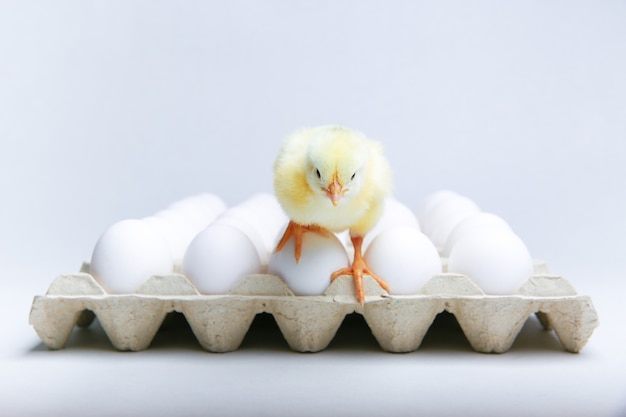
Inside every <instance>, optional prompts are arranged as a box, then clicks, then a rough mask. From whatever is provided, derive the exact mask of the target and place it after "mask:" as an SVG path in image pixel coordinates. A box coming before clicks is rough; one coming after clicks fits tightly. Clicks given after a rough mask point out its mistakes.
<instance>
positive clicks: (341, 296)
mask: <svg viewBox="0 0 626 417" xmlns="http://www.w3.org/2000/svg"><path fill="white" fill-rule="evenodd" d="M444 267H445V260H444ZM82 270H83V271H86V270H88V268H85V267H83V269H82ZM363 284H364V289H365V294H366V299H365V302H364V304H363V305H361V304H359V303H358V302H357V301H356V295H355V290H354V282H353V279H352V277H350V276H342V277H339V278H338V279H336V280H335V281H333V282H332V283H331V284H330V285H329V286H328V288H327V289H326V291H325V292H324V293H323V294H322V295H318V296H295V295H294V294H293V293H292V292H291V290H290V289H289V288H288V287H287V286H286V285H285V283H284V282H283V281H282V280H281V279H280V278H279V277H278V276H275V275H269V274H257V275H248V276H244V277H242V278H241V280H240V281H239V282H238V283H237V285H236V286H235V287H234V288H233V289H232V290H231V291H230V292H229V293H228V294H224V295H202V294H200V293H199V292H198V291H197V290H196V288H195V287H194V286H193V285H192V283H191V282H190V281H189V280H188V279H187V278H186V277H185V276H184V275H181V274H176V273H174V274H170V275H163V276H153V277H151V278H149V279H148V280H147V281H146V282H145V283H144V284H143V285H142V286H141V287H140V288H139V289H138V290H137V292H136V293H134V294H128V295H113V294H107V293H106V291H105V290H104V289H103V288H102V287H101V286H100V285H99V284H98V283H97V282H96V280H94V278H93V277H92V276H91V275H89V274H88V273H86V272H81V273H76V274H69V275H61V276H59V277H58V278H56V279H55V280H54V281H53V282H52V284H51V285H50V287H49V289H48V291H47V293H46V295H44V296H36V297H35V298H34V301H33V304H32V308H31V312H30V323H31V325H32V326H33V327H34V329H35V331H36V332H37V334H38V335H39V337H40V338H41V340H42V341H43V342H44V343H45V344H46V345H47V346H48V347H49V348H50V349H61V348H63V347H64V346H65V344H66V342H67V340H68V338H69V337H70V335H71V333H72V330H73V328H74V326H79V327H85V326H89V325H90V324H91V322H92V321H93V320H94V318H95V317H97V318H98V320H99V321H100V324H101V325H102V327H103V329H104V331H105V332H106V334H107V336H108V338H109V339H110V341H111V343H112V344H113V346H114V347H115V348H116V349H119V350H131V351H140V350H143V349H146V348H148V347H149V346H150V343H151V341H152V339H153V338H154V337H155V335H156V333H157V332H158V330H159V328H160V326H161V324H162V322H163V321H164V319H165V317H166V315H167V314H168V313H170V312H179V313H182V314H183V315H184V316H185V318H186V320H187V321H188V323H189V325H190V327H191V329H192V331H193V333H194V335H195V337H196V338H197V339H198V341H199V343H200V345H201V346H202V347H203V348H204V349H205V350H208V351H211V352H229V351H233V350H236V349H237V348H238V347H239V345H240V344H241V342H242V341H243V338H244V336H245V335H246V333H247V331H248V329H249V327H250V325H251V324H252V321H253V319H254V317H255V316H256V315H257V314H259V313H270V314H272V315H273V317H274V319H275V321H276V323H277V324H278V327H279V328H280V331H281V333H282V334H283V336H284V338H285V339H286V341H287V343H288V344H289V346H290V347H291V349H293V350H295V351H299V352H316V351H320V350H323V349H324V348H326V347H327V346H328V345H329V343H330V342H331V340H332V339H333V337H334V336H335V333H336V332H337V330H338V329H339V326H340V325H341V323H342V322H343V319H344V317H345V316H346V315H347V314H350V313H354V312H356V313H358V314H361V315H362V316H363V317H364V319H365V321H366V322H367V324H368V326H369V327H370V329H371V331H372V334H373V335H374V337H375V338H376V340H377V341H378V343H379V345H380V347H381V348H382V349H383V350H385V351H388V352H410V351H413V350H416V349H418V348H419V346H420V344H421V342H422V339H423V337H424V336H425V334H426V332H427V331H428V329H429V327H430V325H431V324H432V323H433V321H434V320H435V317H436V316H437V315H438V314H439V313H442V312H443V311H447V312H449V313H452V314H454V316H455V317H456V319H457V321H458V323H459V325H460V327H461V329H462V331H463V333H464V334H465V336H466V338H467V340H468V341H469V342H470V344H471V346H472V348H473V349H474V350H476V351H478V352H506V351H507V350H509V348H510V347H511V345H512V344H513V342H514V340H515V338H516V337H517V335H518V333H519V332H520V331H521V329H522V326H523V325H524V323H525V322H526V320H527V319H528V317H529V316H530V315H532V314H536V315H537V316H538V318H539V320H540V321H541V323H542V325H543V327H544V328H545V329H546V330H554V332H555V333H556V335H557V336H558V338H559V340H560V341H561V344H562V346H563V348H564V349H565V350H567V351H569V352H579V351H580V350H581V349H582V348H583V347H584V346H585V344H586V343H587V340H588V339H589V337H590V336H591V334H592V332H593V330H594V329H595V328H596V327H597V325H598V316H597V314H596V311H595V309H594V307H593V304H592V302H591V299H590V298H589V297H588V296H581V295H577V293H576V291H575V289H574V288H573V286H572V285H571V284H570V283H569V282H568V281H567V280H565V279H564V278H562V277H559V276H556V275H550V274H548V273H547V269H546V268H545V265H543V264H542V263H540V262H536V265H535V275H533V276H532V277H531V278H530V279H529V280H528V281H527V282H526V283H525V284H524V285H523V286H522V287H521V288H520V289H519V290H518V291H517V292H516V293H515V294H512V295H505V296H494V295H485V294H484V293H483V292H482V290H481V289H480V288H479V287H478V286H477V285H476V284H474V283H473V282H472V280H471V279H470V278H469V277H467V276H464V275H458V274H451V273H442V274H440V275H435V276H433V277H432V278H431V279H430V280H429V281H428V282H426V284H425V285H424V286H423V287H422V288H421V290H420V291H419V292H418V293H417V294H415V295H403V296H398V295H390V294H388V293H387V292H385V291H384V290H383V289H382V288H380V286H378V284H377V283H376V282H375V281H374V280H373V279H372V278H370V277H365V278H364V280H363Z"/></svg>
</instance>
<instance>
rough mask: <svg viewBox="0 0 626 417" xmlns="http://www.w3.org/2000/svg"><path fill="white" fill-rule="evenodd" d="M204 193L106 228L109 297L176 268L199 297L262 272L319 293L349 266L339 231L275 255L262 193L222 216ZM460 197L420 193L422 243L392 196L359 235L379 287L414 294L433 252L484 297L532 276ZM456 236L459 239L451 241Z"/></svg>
mask: <svg viewBox="0 0 626 417" xmlns="http://www.w3.org/2000/svg"><path fill="white" fill-rule="evenodd" d="M208 196H209V195H206V194H205V195H203V198H202V199H201V198H200V196H198V197H191V198H189V199H185V200H183V201H181V202H178V203H175V204H173V205H172V206H170V208H169V209H168V210H167V211H166V212H169V213H170V214H169V215H167V216H165V215H163V212H160V214H159V213H158V214H157V215H155V216H152V217H150V218H146V219H143V220H141V221H140V220H125V221H122V222H119V223H116V224H115V225H113V226H111V227H110V228H109V229H108V230H107V231H106V232H105V233H104V234H103V235H102V236H101V238H100V240H99V241H98V243H97V244H96V247H95V248H94V253H93V256H92V261H91V273H92V274H93V275H94V277H95V278H96V279H98V280H99V281H100V283H101V284H102V285H103V286H104V287H105V288H106V289H107V290H108V291H109V292H110V293H132V292H134V291H135V290H136V289H137V288H138V286H139V285H141V284H142V283H143V282H144V281H145V279H146V278H147V277H149V276H151V275H159V274H167V273H170V272H172V271H173V270H174V265H175V264H177V263H180V264H181V265H180V268H181V272H182V273H183V274H185V275H186V276H187V277H188V278H189V279H190V281H192V282H193V283H194V285H195V286H196V287H197V288H198V290H199V291H200V292H201V293H204V294H224V293H227V292H228V291H229V290H230V289H231V288H232V287H233V286H234V284H235V283H236V282H237V281H238V280H239V279H240V278H241V277H242V276H244V275H246V274H253V273H261V272H269V273H273V274H277V275H279V276H281V277H282V278H283V280H284V281H285V282H286V284H287V285H288V286H289V287H290V288H291V290H292V291H293V292H294V293H295V294H296V295H317V294H321V293H322V292H323V291H324V289H325V288H326V287H327V286H328V285H329V276H330V274H331V273H332V272H334V271H335V270H337V269H339V268H342V267H345V266H348V265H349V262H350V255H349V252H350V250H351V248H350V242H349V236H348V235H347V233H341V234H336V235H331V236H329V237H323V236H321V235H318V234H316V233H306V234H305V235H304V240H303V251H302V257H301V259H300V261H299V262H298V263H296V262H295V257H294V255H293V241H291V242H289V244H288V245H287V246H286V247H285V248H284V249H283V250H282V251H281V252H279V253H273V248H274V247H275V245H276V242H277V239H278V237H279V236H280V235H281V234H282V231H283V230H284V228H285V227H286V223H287V221H288V219H287V217H286V216H285V214H284V213H283V212H282V210H281V208H280V206H279V204H278V202H277V201H276V199H275V197H274V196H272V195H270V194H257V195H255V196H253V197H252V198H250V199H249V200H247V201H245V202H244V203H242V204H240V205H238V206H235V207H233V208H230V209H228V210H225V205H224V204H223V202H222V201H221V200H220V199H219V198H217V197H215V196H212V195H210V196H211V198H210V199H209V198H208ZM198 200H204V206H203V208H202V209H200V207H199V204H196V205H195V206H194V204H192V203H193V202H194V201H196V203H197V202H198ZM206 200H212V201H213V204H212V205H209V204H206ZM468 201H469V199H467V198H465V197H462V196H459V195H458V194H456V193H452V192H448V191H441V192H437V193H434V194H431V195H430V196H428V197H427V198H426V199H425V200H424V201H423V202H422V204H421V205H420V207H419V208H418V210H417V216H418V217H419V218H420V220H421V223H422V225H423V226H422V227H423V228H424V229H426V230H428V231H429V236H428V237H427V236H426V235H425V234H424V233H422V232H421V231H420V222H418V218H416V216H415V215H414V214H413V212H412V211H411V210H410V209H408V208H407V207H406V206H404V205H403V204H401V203H399V202H398V201H397V200H395V199H393V198H389V199H387V200H386V201H385V210H384V214H383V217H382V218H381V220H380V221H379V223H378V224H377V226H376V227H375V228H374V229H373V230H371V231H370V232H369V233H368V235H367V236H366V238H365V240H364V245H363V248H364V251H365V253H364V256H365V259H366V262H367V263H368V265H369V266H370V268H371V269H372V271H373V272H374V273H376V274H377V275H378V276H380V277H381V278H383V279H384V280H385V281H387V283H388V284H389V287H390V290H391V292H392V293H393V294H414V293H416V292H417V291H418V290H419V288H420V287H421V286H422V285H423V284H424V283H425V282H426V281H427V280H428V279H429V278H430V277H432V276H433V275H435V274H438V273H440V272H441V259H440V257H439V254H438V251H437V249H436V246H443V247H444V249H443V251H444V253H445V254H448V253H449V254H450V259H449V263H448V270H449V271H450V272H458V273H464V274H466V275H469V276H471V277H472V278H473V279H474V281H475V282H477V284H478V285H479V286H481V287H482V288H483V290H484V291H485V292H486V293H491V294H505V293H511V292H513V291H515V290H516V289H517V287H519V285H518V284H521V282H520V281H522V278H521V277H522V276H523V280H526V279H527V278H528V277H529V276H530V275H531V274H532V259H531V258H530V256H529V255H528V251H527V250H525V246H524V245H523V243H521V240H519V238H517V237H516V236H515V235H514V234H512V232H510V228H508V226H507V225H506V222H504V221H503V220H502V219H500V218H498V217H497V216H494V215H491V214H487V213H481V212H480V210H478V209H477V206H476V205H475V204H473V203H472V204H473V206H472V204H468V203H467V202H468ZM446 202H447V203H446ZM444 203H445V204H444ZM470 203H471V202H470ZM474 207H475V208H476V209H474ZM183 208H184V209H183ZM177 213H178V214H179V215H180V217H185V216H187V217H191V216H195V218H196V221H195V222H191V221H187V223H194V224H195V225H196V228H195V229H191V230H189V228H187V229H185V228H182V227H180V218H178V216H175V215H174V214H177ZM192 213H193V214H192ZM442 213H443V214H442ZM460 213H463V214H460ZM199 214H202V215H199ZM444 214H445V215H444ZM155 218H159V219H160V220H161V221H160V222H156V221H155V220H154V219H155ZM168 218H172V219H177V220H176V222H172V223H171V224H170V225H169V226H168V227H166V226H164V224H165V220H164V219H168ZM497 224H499V225H500V227H499V228H498V227H495V225H497ZM492 226H493V227H492ZM442 229H444V230H446V233H442V232H441V230H442ZM507 229H508V232H507V233H504V231H506V230H507ZM176 230H178V231H179V234H178V235H177V234H176ZM477 230H478V231H479V232H476V231H477ZM488 230H491V233H487V231H488ZM472 231H473V232H472ZM498 231H499V233H496V232H498ZM470 237H471V238H472V239H473V241H472V239H470ZM461 238H462V239H461ZM444 240H447V241H448V242H450V248H451V249H450V251H449V252H448V249H447V245H446V244H444V245H441V242H442V241H444ZM457 240H458V241H460V242H461V241H462V242H461V243H459V244H458V245H457V244H453V242H456V241H457ZM448 242H445V243H448ZM437 243H439V244H440V245H436V244H437ZM452 249H454V250H452ZM524 251H525V252H524ZM523 253H525V255H526V257H527V258H525V257H524V256H521V254H523ZM183 255H184V256H183ZM181 258H182V259H181ZM522 258H523V261H520V259H522ZM524 261H528V262H524ZM522 264H523V266H528V265H529V268H530V270H528V268H526V269H524V267H522ZM516 265H517V266H516ZM512 271H514V272H515V273H512ZM513 276H514V277H513ZM514 278H515V279H514ZM522 282H523V281H522Z"/></svg>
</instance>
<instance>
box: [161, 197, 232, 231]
mask: <svg viewBox="0 0 626 417" xmlns="http://www.w3.org/2000/svg"><path fill="white" fill-rule="evenodd" d="M225 209H226V205H225V204H224V202H223V201H221V200H220V199H219V198H218V197H215V198H210V196H209V195H208V194H204V195H199V196H192V197H187V198H185V199H183V200H180V201H177V202H175V203H173V204H171V205H170V206H169V207H168V210H171V211H173V212H175V213H176V214H178V215H179V216H180V217H183V218H184V219H185V220H186V221H187V222H188V223H190V224H191V226H192V228H193V229H194V231H195V233H194V236H195V234H197V233H199V232H200V231H201V230H202V229H204V228H205V227H207V226H208V225H209V224H211V222H213V220H215V218H216V217H217V216H218V215H219V214H220V213H222V212H223V211H224V210H225Z"/></svg>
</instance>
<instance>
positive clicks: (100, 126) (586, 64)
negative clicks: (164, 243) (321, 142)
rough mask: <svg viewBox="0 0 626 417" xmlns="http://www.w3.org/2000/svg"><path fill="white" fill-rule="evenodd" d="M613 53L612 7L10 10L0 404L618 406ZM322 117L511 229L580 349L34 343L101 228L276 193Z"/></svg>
mask: <svg viewBox="0 0 626 417" xmlns="http://www.w3.org/2000/svg"><path fill="white" fill-rule="evenodd" d="M624 45H626V4H624V2H620V1H598V2H582V1H574V2H548V3H546V2H540V1H536V2H527V1H510V2H506V3H502V2H495V1H494V2H486V1H478V2H469V3H468V2H462V1H444V2H418V1H416V2H413V1H395V2H386V3H385V4H384V6H383V5H382V3H380V2H375V1H367V2H357V1H349V0H346V1H339V2H337V1H326V2H315V3H310V4H307V5H304V4H302V5H295V4H287V3H278V2H252V1H245V0H242V1H237V2H203V3H200V2H197V3H191V2H188V3H184V4H181V3H180V2H173V1H172V2H165V1H158V2H132V3H131V4H128V3H126V2H69V1H56V2H50V3H41V4H35V3H30V2H22V1H5V2H2V3H0V56H2V59H1V60H0V141H1V142H0V143H1V144H2V145H3V146H2V152H0V190H2V195H3V198H2V202H3V204H2V211H1V212H0V213H1V216H0V268H1V271H0V272H1V274H0V286H1V287H0V301H2V303H1V304H0V313H1V314H0V317H1V318H0V324H1V326H2V329H3V336H2V341H3V343H2V344H1V346H0V355H1V356H0V415H10V416H20V415H24V416H26V415H28V416H38V415H46V416H51V415H62V416H71V415H87V414H91V415H111V414H115V415H136V414H138V413H139V412H143V411H146V414H150V415H166V414H177V415H206V414H211V413H212V414H221V415H242V414H254V415H270V414H281V413H282V414H291V415H307V414H308V415H321V414H323V413H326V414H331V412H330V411H329V410H330V409H332V410H334V412H333V414H344V415H359V416H366V415H381V414H394V415H415V414H418V412H420V411H423V412H424V413H425V414H429V415H445V416H447V415H455V414H456V415H482V416H484V415H509V416H510V415H535V416H557V415H558V416H560V415H572V416H589V415H594V416H619V415H624V414H626V413H625V411H626V358H625V357H626V354H625V353H624V348H623V345H624V342H625V340H624V332H623V328H624V326H623V322H622V318H623V317H624V313H625V312H626V311H625V310H624V307H623V306H624V302H623V301H622V299H621V296H622V294H624V290H625V289H626V287H625V285H624V283H623V278H624V276H626V274H625V272H626V268H625V266H626V261H625V260H626V257H624V256H623V253H624V249H625V245H624V243H623V236H625V235H626V221H624V217H623V216H624V213H625V212H626V198H625V196H624V192H623V180H624V178H625V177H626V175H625V174H626V172H625V169H624V161H626V141H624V138H626V118H625V117H624V114H626V99H625V97H626V77H624V76H623V74H625V73H626V49H625V48H624ZM321 123H342V124H346V125H349V126H353V127H355V128H357V129H359V130H361V131H363V132H365V133H367V134H369V135H371V136H372V137H374V138H377V139H379V140H381V141H382V142H383V144H384V146H385V149H386V152H387V155H388V156H389V159H390V164H391V167H392V169H393V170H394V176H395V183H396V186H395V196H396V197H397V198H398V199H399V200H400V201H401V202H403V203H405V204H407V205H412V204H413V205H414V204H417V202H418V201H419V199H420V198H421V197H423V196H424V195H426V194H427V193H428V192H431V191H435V190H437V189H441V188H448V189H452V190H455V191H458V192H459V193H461V194H463V195H466V196H468V197H469V198H471V199H472V200H474V201H475V202H476V203H477V204H478V205H479V206H480V207H481V208H482V209H483V210H485V211H489V212H492V213H495V214H497V215H499V216H501V217H503V218H504V219H505V220H506V221H507V222H509V224H510V225H511V227H512V228H513V230H515V231H516V233H518V234H519V235H520V236H521V237H522V239H523V240H524V242H525V243H526V244H527V246H528V247H529V250H530V251H531V253H532V255H533V256H534V257H535V258H541V259H545V260H547V261H548V263H549V265H550V267H551V269H552V271H554V272H555V273H559V274H562V275H564V276H565V277H566V278H568V279H569V280H570V281H571V282H572V283H573V284H574V285H575V286H576V288H577V289H578V290H579V292H581V293H583V294H588V295H591V296H592V299H593V301H594V304H595V306H596V308H597V310H598V312H599V316H600V323H601V324H600V328H598V330H597V331H596V333H595V334H594V335H593V336H592V337H591V340H590V342H589V344H588V346H587V347H586V348H585V349H584V350H583V351H582V352H581V354H579V355H571V354H567V353H565V352H562V351H561V350H560V349H559V348H558V346H556V345H555V343H554V341H553V339H551V337H550V334H549V333H540V336H539V338H540V340H539V342H536V341H535V342H533V341H532V340H534V338H533V337H530V340H529V338H526V339H524V340H525V341H523V340H519V342H520V343H522V342H523V343H522V345H521V346H520V345H518V344H516V345H515V346H514V350H513V351H511V352H509V353H506V354H503V355H482V354H476V353H474V352H472V351H470V350H469V349H468V347H467V346H466V345H463V344H461V345H460V347H459V344H458V343H453V344H449V343H448V344H446V341H445V337H443V338H441V339H442V340H441V341H440V343H439V344H437V343H435V344H434V345H431V347H430V348H429V349H425V350H420V351H417V352H414V353H411V354H407V355H390V354H385V353H382V352H379V351H378V350H377V349H375V348H373V347H372V340H371V339H368V337H367V334H366V335H365V337H355V338H354V340H352V341H350V340H349V341H346V342H345V344H344V345H341V346H335V347H333V346H331V347H330V348H329V349H328V350H327V351H325V352H321V353H319V354H312V355H302V354H295V353H291V352H289V351H288V350H287V349H286V348H285V345H284V344H281V342H280V340H278V341H276V338H274V339H273V340H274V342H271V341H270V342H263V338H260V341H261V345H260V346H259V345H258V344H257V345H254V344H252V345H249V346H248V347H247V348H246V349H242V350H241V351H238V352H234V353H231V354H224V355H215V354H209V353H206V352H203V351H200V350H198V349H197V347H196V346H192V347H189V345H188V344H182V346H181V345H176V344H175V343H174V345H173V346H172V345H171V344H167V343H165V346H163V345H162V346H161V347H160V348H159V346H158V345H157V346H155V349H150V350H148V351H145V352H140V353H136V354H129V353H119V352H115V351H112V350H111V349H110V348H109V347H108V345H107V344H106V341H105V340H103V339H102V337H101V335H100V337H99V336H98V333H97V330H94V331H95V333H92V331H91V330H90V331H88V332H86V333H85V332H84V333H78V334H77V335H75V336H77V337H78V341H74V342H72V345H71V346H69V347H68V349H66V350H63V351H59V352H48V351H46V349H44V348H42V346H41V344H40V343H39V342H38V339H37V337H36V336H35V334H34V332H33V331H32V329H30V328H29V326H28V324H27V317H28V311H29V308H30V303H31V300H32V296H33V295H35V294H38V293H43V292H44V291H45V289H46V288H47V286H48V284H49V283H50V281H51V280H52V279H53V278H54V277H55V276H56V275H57V274H60V273H65V272H74V271H76V270H77V269H78V267H79V265H80V263H81V262H82V261H83V260H85V259H88V257H89V255H90V253H91V250H92V249H93V245H94V244H95V241H96V239H97V238H98V236H99V235H100V234H101V233H102V232H103V231H104V229H105V228H106V227H107V226H109V225H110V224H112V223H114V222H115V221H117V220H121V219H124V218H131V217H144V216H148V215H150V214H152V213H155V212H157V211H158V210H160V209H163V208H165V207H167V206H168V205H169V204H170V203H172V202H174V201H177V200H179V199H181V198H183V197H186V196H189V195H193V194H196V193H199V192H214V193H216V194H217V195H219V196H221V197H222V198H224V200H225V201H226V203H227V204H228V205H229V206H232V205H235V204H237V203H239V202H242V201H244V200H246V199H247V198H248V197H250V196H251V195H253V194H255V193H257V192H263V191H265V192H267V191H271V166H272V163H273V158H274V155H275V153H276V151H277V149H278V146H279V143H280V140H281V139H282V137H283V136H284V135H286V134H287V133H289V132H290V131H291V130H293V129H295V128H298V127H300V126H302V125H315V124H321ZM530 330H532V329H530ZM92 334H93V335H94V337H95V340H94V338H92V337H91V335H92ZM533 334H534V333H533V332H532V331H531V332H530V336H532V335H533ZM456 341H458V340H456ZM265 343H267V344H265ZM362 343H364V344H365V346H367V347H363V345H362ZM255 346H256V347H255Z"/></svg>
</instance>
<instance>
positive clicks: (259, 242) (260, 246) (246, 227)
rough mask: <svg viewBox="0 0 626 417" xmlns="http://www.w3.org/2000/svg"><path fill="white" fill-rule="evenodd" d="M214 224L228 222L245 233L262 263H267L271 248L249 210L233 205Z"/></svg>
mask: <svg viewBox="0 0 626 417" xmlns="http://www.w3.org/2000/svg"><path fill="white" fill-rule="evenodd" d="M214 224H226V225H229V226H231V227H234V228H236V229H237V230H239V231H240V232H242V233H243V234H245V235H246V236H247V237H248V239H249V240H250V242H251V243H252V245H253V246H254V249H255V250H256V252H257V255H258V256H259V259H260V260H261V263H262V264H267V261H268V260H269V254H270V249H269V248H268V246H267V244H266V243H265V239H263V236H262V235H261V232H260V231H259V230H258V229H257V228H256V227H255V226H254V223H253V222H252V221H251V219H250V213H249V211H248V210H246V209H245V208H243V207H241V206H235V207H231V208H230V209H228V210H226V211H225V212H223V213H222V214H221V215H220V216H219V217H218V218H217V220H215V222H214Z"/></svg>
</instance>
